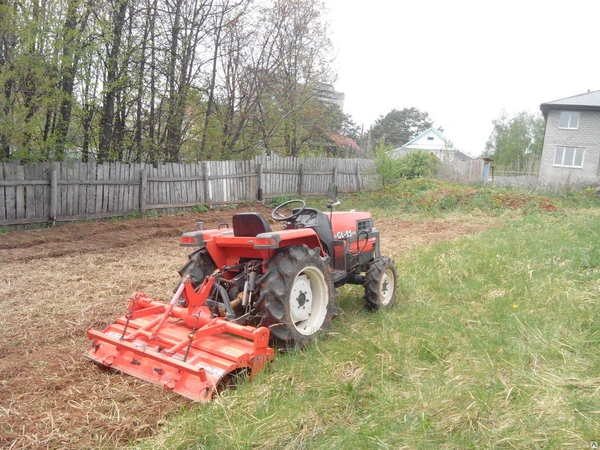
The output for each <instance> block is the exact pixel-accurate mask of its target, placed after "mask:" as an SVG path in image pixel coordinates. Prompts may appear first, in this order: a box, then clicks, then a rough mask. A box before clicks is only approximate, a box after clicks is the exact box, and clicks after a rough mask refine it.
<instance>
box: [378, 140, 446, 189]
mask: <svg viewBox="0 0 600 450" xmlns="http://www.w3.org/2000/svg"><path fill="white" fill-rule="evenodd" d="M390 150H391V147H389V146H388V145H386V144H385V143H383V141H380V142H379V143H377V147H376V148H375V171H376V172H377V174H378V175H379V180H380V181H381V184H382V185H383V186H386V185H389V184H392V183H396V182H398V181H399V180H402V179H405V180H410V179H413V178H423V177H427V176H432V175H435V173H436V172H437V169H438V164H439V160H438V159H437V158H436V157H435V156H432V155H429V154H428V153H427V152H424V151H416V152H411V153H408V154H407V155H405V156H401V157H395V156H392V155H391V154H390Z"/></svg>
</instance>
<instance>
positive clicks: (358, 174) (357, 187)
mask: <svg viewBox="0 0 600 450" xmlns="http://www.w3.org/2000/svg"><path fill="white" fill-rule="evenodd" d="M361 184H362V183H361V182H360V170H359V168H358V163H356V192H358V191H360V190H361Z"/></svg>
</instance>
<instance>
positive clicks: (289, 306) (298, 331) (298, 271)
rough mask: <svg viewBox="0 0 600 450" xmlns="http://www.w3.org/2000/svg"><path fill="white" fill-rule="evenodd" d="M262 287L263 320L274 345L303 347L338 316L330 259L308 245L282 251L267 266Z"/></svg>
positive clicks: (327, 327) (260, 301)
mask: <svg viewBox="0 0 600 450" xmlns="http://www.w3.org/2000/svg"><path fill="white" fill-rule="evenodd" d="M266 265H267V270H266V272H265V275H264V277H263V279H262V281H261V284H260V292H261V294H260V300H259V303H260V304H261V308H262V314H263V320H262V323H261V325H263V326H267V327H269V329H270V330H271V341H272V343H273V344H274V345H275V346H278V347H282V348H293V347H303V346H305V345H306V344H307V343H308V342H310V341H311V340H312V338H313V337H314V336H315V335H317V334H318V333H319V332H320V331H322V330H327V329H329V327H330V325H331V320H332V319H333V317H334V316H335V315H336V311H335V304H334V299H335V288H334V287H333V281H332V279H331V276H330V275H329V271H328V269H327V259H326V258H321V255H320V252H319V249H318V248H312V249H311V248H308V247H307V246H306V245H302V246H294V247H289V248H286V249H284V250H282V251H281V252H280V253H278V254H277V255H276V256H275V257H273V258H272V259H271V260H270V261H268V262H267V264H266Z"/></svg>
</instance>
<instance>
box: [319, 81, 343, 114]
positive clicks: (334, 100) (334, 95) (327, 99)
mask: <svg viewBox="0 0 600 450" xmlns="http://www.w3.org/2000/svg"><path fill="white" fill-rule="evenodd" d="M315 98H317V100H320V101H322V102H323V103H330V104H333V105H337V106H338V107H339V108H340V111H343V110H344V100H345V98H346V96H345V95H344V93H343V92H336V90H335V88H334V87H333V84H322V85H320V86H319V88H318V89H317V92H316V95H315Z"/></svg>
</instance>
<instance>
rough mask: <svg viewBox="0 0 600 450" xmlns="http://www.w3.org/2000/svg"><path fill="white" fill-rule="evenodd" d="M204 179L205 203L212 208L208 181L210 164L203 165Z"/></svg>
mask: <svg viewBox="0 0 600 450" xmlns="http://www.w3.org/2000/svg"><path fill="white" fill-rule="evenodd" d="M202 177H203V178H204V203H206V204H207V205H208V206H210V192H209V191H208V189H209V188H210V180H209V179H208V164H206V162H203V163H202Z"/></svg>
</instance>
